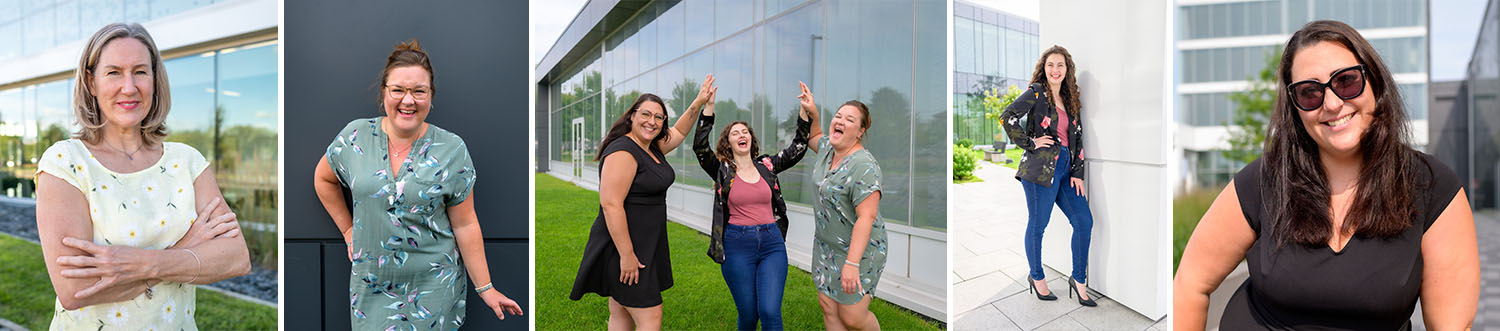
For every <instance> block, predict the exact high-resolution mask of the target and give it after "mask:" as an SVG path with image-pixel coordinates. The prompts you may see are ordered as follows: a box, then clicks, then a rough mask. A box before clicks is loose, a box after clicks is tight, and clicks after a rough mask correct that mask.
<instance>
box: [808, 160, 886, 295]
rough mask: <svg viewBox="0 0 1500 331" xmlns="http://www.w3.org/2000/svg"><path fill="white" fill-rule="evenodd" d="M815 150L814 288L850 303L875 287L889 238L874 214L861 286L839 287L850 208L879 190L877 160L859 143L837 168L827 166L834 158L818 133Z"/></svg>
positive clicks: (849, 230) (851, 229) (862, 264)
mask: <svg viewBox="0 0 1500 331" xmlns="http://www.w3.org/2000/svg"><path fill="white" fill-rule="evenodd" d="M818 150H819V151H821V152H820V153H819V157H818V163H817V164H815V165H813V178H816V179H817V180H818V188H817V192H818V198H817V205H816V206H814V212H813V221H814V230H813V263H812V266H813V270H812V274H813V285H814V286H816V287H817V288H818V292H822V293H823V295H827V296H828V297H829V298H833V300H834V301H838V302H839V304H845V305H852V304H856V303H859V300H861V299H863V298H864V296H865V295H866V294H870V295H873V294H874V293H875V285H878V284H879V283H880V274H881V272H883V271H885V257H886V249H887V246H888V245H889V242H887V240H886V233H885V221H884V220H882V217H881V216H880V215H879V214H876V215H875V224H874V225H872V226H871V227H870V242H869V244H868V245H867V246H865V252H864V256H863V257H861V258H860V260H859V283H860V291H856V292H855V294H849V293H844V290H843V285H842V282H841V281H840V278H841V277H842V276H843V273H842V271H843V268H844V260H846V257H847V256H848V255H849V240H850V239H849V238H850V237H851V236H853V234H854V222H855V221H857V220H859V215H858V214H856V213H855V211H854V208H855V207H856V206H858V205H859V203H860V202H862V201H864V200H865V198H866V197H869V196H870V194H873V193H875V192H876V191H880V163H877V162H876V161H875V156H874V155H871V154H870V151H869V150H868V149H860V150H858V151H854V152H853V153H850V154H849V155H848V156H845V157H844V159H843V161H841V162H840V163H839V164H838V167H837V168H835V169H833V170H829V169H828V168H829V167H830V166H831V165H832V164H833V146H832V145H830V144H829V143H828V137H823V138H821V139H818Z"/></svg>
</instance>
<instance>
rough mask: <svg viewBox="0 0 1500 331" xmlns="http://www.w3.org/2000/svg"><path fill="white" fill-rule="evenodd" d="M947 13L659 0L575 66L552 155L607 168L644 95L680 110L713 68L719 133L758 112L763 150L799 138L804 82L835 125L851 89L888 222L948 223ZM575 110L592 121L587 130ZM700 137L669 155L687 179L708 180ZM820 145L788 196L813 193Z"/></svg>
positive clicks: (557, 114) (911, 3)
mask: <svg viewBox="0 0 1500 331" xmlns="http://www.w3.org/2000/svg"><path fill="white" fill-rule="evenodd" d="M945 11H946V10H945V8H944V4H943V3H942V2H940V1H921V0H875V1H853V0H819V1H796V0H756V1H741V0H720V1H711V0H684V1H654V2H652V3H650V4H647V5H646V6H645V7H644V8H643V9H641V10H640V11H639V12H637V13H636V14H635V15H634V16H633V17H630V18H629V19H627V20H626V21H625V22H623V23H621V24H619V26H618V27H617V28H615V29H614V30H612V31H607V32H605V33H606V36H605V38H604V41H603V42H601V43H600V44H598V45H578V46H577V47H584V48H588V49H590V51H589V55H588V56H585V57H583V58H582V59H581V60H580V61H577V62H576V63H570V64H564V67H566V68H570V69H569V70H566V71H564V74H563V75H560V78H559V79H557V80H555V81H554V83H553V85H552V87H551V88H550V91H551V92H550V93H549V95H548V98H550V99H551V100H552V101H553V102H552V103H551V105H552V106H551V107H552V108H551V109H550V112H549V123H550V124H549V126H550V127H549V130H550V132H551V133H550V134H551V146H549V148H550V153H549V155H551V156H552V157H551V159H552V161H556V162H562V163H566V162H570V161H572V160H574V154H573V153H574V147H580V148H578V149H579V151H578V152H577V153H579V154H580V155H578V157H580V158H581V159H582V160H583V166H584V167H586V168H589V169H597V168H598V162H597V161H594V157H595V154H596V151H597V149H598V145H599V139H601V137H602V135H603V132H604V131H605V130H607V129H608V127H609V125H610V124H612V123H613V122H614V121H615V120H616V119H618V118H619V117H620V115H621V114H622V113H624V111H625V110H626V109H627V108H628V107H629V106H630V105H631V104H632V103H633V102H634V101H635V99H636V98H637V97H639V96H640V95H641V94H643V93H652V94H656V95H657V96H659V97H661V98H662V99H663V100H664V101H665V102H666V103H667V108H668V112H669V113H671V115H672V116H671V119H670V121H675V120H676V119H677V116H678V115H680V114H681V112H682V111H683V110H684V109H685V108H686V107H687V105H688V104H689V103H690V102H691V101H692V100H693V98H694V97H695V96H696V95H697V91H698V87H699V86H700V84H701V83H702V81H703V77H704V75H706V74H709V73H712V74H714V75H715V77H716V79H717V85H718V87H719V93H718V98H717V103H716V105H715V107H716V109H715V115H716V116H715V118H716V122H715V129H714V132H715V135H716V134H717V133H718V131H719V130H721V129H723V127H725V126H727V125H728V124H729V123H731V122H734V121H745V122H747V123H750V125H751V126H752V127H753V128H754V129H755V132H756V134H757V138H759V139H760V143H761V146H762V151H763V152H774V151H776V150H779V149H781V148H784V147H785V146H786V144H788V143H790V141H791V139H792V137H793V134H794V131H795V129H796V121H797V118H796V116H797V112H798V103H797V99H796V96H797V94H798V88H797V82H798V81H802V82H806V83H807V84H808V86H809V87H810V88H812V90H813V93H814V94H815V95H816V96H817V101H818V106H819V108H820V109H821V110H822V114H823V118H824V120H823V122H824V123H827V119H828V118H830V117H831V116H832V113H833V112H835V111H836V110H837V107H838V106H839V105H841V104H843V103H844V101H847V100H851V99H857V100H860V101H863V102H865V103H866V104H867V105H869V106H870V112H871V116H870V118H871V120H872V127H871V128H870V129H869V131H868V132H867V136H866V141H865V143H864V145H865V147H866V148H868V149H869V150H870V151H871V153H873V154H874V155H875V157H876V158H877V159H878V160H879V161H880V165H881V168H882V171H883V176H884V178H883V179H884V183H883V189H884V193H885V195H884V197H883V198H882V201H881V212H882V214H883V215H884V216H885V217H886V219H887V222H890V223H895V224H904V225H911V226H915V227H921V228H928V229H935V230H942V229H945V228H946V223H945V220H946V218H947V217H946V211H945V209H944V208H943V206H944V204H943V203H942V201H945V200H944V199H945V195H946V193H945V191H946V190H945V186H944V185H945V184H946V162H945V161H946V157H945V155H946V151H947V149H946V146H947V141H946V139H945V135H944V134H943V132H944V131H945V130H946V123H945V122H944V121H946V116H945V115H944V113H943V112H944V103H945V101H944V98H945V93H946V92H945V90H946V87H945V84H944V83H943V82H944V79H946V78H945V77H946V75H945V72H944V68H945V63H944V62H943V61H944V60H945V57H946V54H945V52H943V49H944V46H943V44H945V43H944V38H943V36H944V34H945V31H944V29H945V28H946V27H945V24H946V19H945V16H944V15H945ZM610 25H613V24H610ZM575 120H581V121H582V122H583V123H584V125H583V128H582V129H581V130H582V132H580V134H577V135H576V136H580V137H581V138H579V139H574V137H575V134H574V132H573V130H574V126H573V123H574V121H575ZM689 134H691V133H689ZM715 137H716V136H715ZM691 143H692V141H691V139H689V141H686V142H684V145H683V146H682V147H679V148H678V149H676V150H674V151H673V152H672V153H669V154H668V155H667V158H668V160H669V162H671V164H672V165H673V166H674V167H675V168H676V169H677V174H678V176H677V181H678V184H681V185H688V186H696V187H701V188H705V189H707V188H709V187H711V186H712V182H711V181H710V179H709V177H708V175H707V174H704V173H703V170H702V169H701V168H699V167H698V166H697V161H696V159H695V158H694V157H693V156H692V151H691V146H690V144H691ZM814 157H815V156H814V155H813V153H811V152H809V154H808V156H807V158H806V159H804V160H803V162H801V164H799V165H798V166H797V167H795V168H793V169H791V170H788V171H787V172H785V173H783V174H782V175H781V176H780V178H781V180H782V185H784V186H785V187H783V189H782V192H783V195H784V197H785V199H786V201H787V202H788V203H791V204H800V205H808V204H809V203H810V202H811V201H812V199H813V180H812V178H811V171H809V169H808V166H807V165H808V164H811V163H812V162H813V161H812V159H813V158H814ZM590 180H592V179H590Z"/></svg>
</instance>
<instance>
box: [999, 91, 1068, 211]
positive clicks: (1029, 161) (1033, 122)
mask: <svg viewBox="0 0 1500 331" xmlns="http://www.w3.org/2000/svg"><path fill="white" fill-rule="evenodd" d="M1047 94H1048V91H1047V87H1046V85H1043V84H1042V83H1032V84H1031V87H1029V88H1027V89H1026V93H1024V94H1021V96H1020V97H1018V98H1016V101H1015V102H1012V103H1011V104H1010V106H1008V107H1005V112H1003V113H1001V114H1000V120H1001V121H1002V122H1003V126H1004V127H1005V134H1006V135H1007V136H1010V141H1011V143H1013V144H1015V145H1016V147H1020V148H1021V149H1024V150H1026V151H1025V152H1024V153H1022V154H1021V164H1020V166H1019V167H1017V168H1018V169H1017V170H1016V179H1018V180H1025V181H1028V182H1032V183H1036V184H1039V185H1042V186H1046V187H1052V175H1053V174H1054V173H1055V172H1056V171H1057V169H1056V168H1057V157H1058V155H1057V153H1058V151H1059V150H1060V146H1061V145H1060V143H1054V144H1052V146H1048V147H1047V148H1036V146H1035V145H1034V144H1032V142H1031V138H1036V137H1041V136H1052V137H1058V134H1057V126H1056V125H1053V124H1055V122H1056V121H1057V118H1056V117H1057V108H1056V107H1053V106H1052V101H1051V100H1052V98H1051V97H1049V96H1048V95H1047ZM1080 114H1081V112H1080ZM1079 117H1082V116H1070V117H1069V118H1068V151H1069V154H1072V155H1069V156H1068V157H1070V158H1071V162H1069V163H1068V164H1070V165H1072V166H1071V167H1069V169H1065V170H1066V171H1068V175H1069V176H1071V177H1073V178H1079V179H1082V178H1083V174H1084V166H1083V119H1081V118H1079Z"/></svg>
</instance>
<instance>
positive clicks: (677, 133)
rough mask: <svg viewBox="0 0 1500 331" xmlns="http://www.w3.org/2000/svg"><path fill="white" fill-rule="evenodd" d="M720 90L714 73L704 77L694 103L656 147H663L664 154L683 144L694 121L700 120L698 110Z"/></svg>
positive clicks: (678, 118)
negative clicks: (715, 85) (716, 84)
mask: <svg viewBox="0 0 1500 331" xmlns="http://www.w3.org/2000/svg"><path fill="white" fill-rule="evenodd" d="M718 90H719V89H718V88H717V87H714V75H713V74H708V76H705V77H704V78H703V86H700V87H699V88H698V97H696V98H693V103H692V104H690V105H688V109H687V110H684V111H683V112H682V116H678V117H677V123H676V124H672V128H670V129H667V139H662V140H661V142H659V143H657V145H656V147H658V148H660V149H661V153H662V154H667V153H671V152H672V150H674V149H677V145H680V144H682V141H683V140H687V134H686V132H688V130H689V129H692V127H693V122H696V121H697V120H698V111H699V110H702V108H703V104H704V103H707V102H711V101H712V100H710V97H709V96H710V95H711V94H713V93H715V92H717V91H718Z"/></svg>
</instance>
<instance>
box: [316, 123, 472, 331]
mask: <svg viewBox="0 0 1500 331" xmlns="http://www.w3.org/2000/svg"><path fill="white" fill-rule="evenodd" d="M380 125H381V121H380V118H370V119H359V120H355V121H353V122H350V123H349V125H347V126H345V127H344V130H343V131H341V132H339V135H338V136H337V137H335V138H334V140H333V143H331V144H329V145H328V150H327V154H325V157H327V158H328V165H329V166H330V167H331V168H333V170H334V173H335V174H337V175H338V178H339V181H340V183H342V184H343V185H344V186H345V187H348V188H349V191H350V195H351V197H350V198H351V200H353V204H354V209H353V210H352V212H353V214H354V230H353V235H352V236H353V238H354V243H353V249H352V250H353V253H352V255H353V257H352V259H353V261H352V262H351V263H352V264H353V270H352V271H351V273H350V275H349V310H350V323H351V325H352V326H353V328H354V329H356V330H411V329H418V328H420V329H442V330H450V329H457V328H458V327H459V326H462V325H463V319H464V306H465V304H466V303H465V302H464V301H465V300H464V299H465V298H466V297H467V295H468V286H469V285H468V283H469V279H468V278H469V277H468V273H467V272H465V270H464V265H463V260H462V258H461V257H459V255H458V244H457V241H456V240H454V238H453V229H452V227H451V225H450V224H449V223H448V212H447V207H450V206H454V205H457V204H459V203H462V202H463V201H464V200H465V199H467V198H468V194H469V191H470V189H472V188H473V187H474V179H475V178H476V177H475V173H474V165H473V163H472V161H471V160H470V158H469V151H468V147H467V146H466V145H465V144H464V141H463V139H461V138H459V137H458V135H455V134H453V133H451V132H448V131H447V130H443V129H441V128H438V127H437V126H436V125H430V124H429V125H428V127H427V132H426V133H425V134H424V135H423V136H422V137H421V138H418V139H417V140H416V141H414V142H413V143H412V148H411V150H410V151H409V152H407V156H406V160H405V161H403V162H402V163H401V165H400V166H399V167H397V168H396V169H391V166H390V164H391V163H390V159H388V157H389V155H390V151H389V147H388V141H389V140H388V137H386V135H385V134H384V131H383V130H381V127H380Z"/></svg>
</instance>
